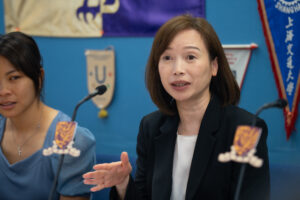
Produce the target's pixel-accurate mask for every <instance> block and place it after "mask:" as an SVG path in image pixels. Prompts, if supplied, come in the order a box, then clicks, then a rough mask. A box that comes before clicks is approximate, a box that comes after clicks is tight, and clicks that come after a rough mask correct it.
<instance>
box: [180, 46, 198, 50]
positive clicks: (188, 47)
mask: <svg viewBox="0 0 300 200" xmlns="http://www.w3.org/2000/svg"><path fill="white" fill-rule="evenodd" d="M184 49H195V50H198V51H200V49H199V48H198V47H195V46H186V47H184Z"/></svg>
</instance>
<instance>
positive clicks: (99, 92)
mask: <svg viewBox="0 0 300 200" xmlns="http://www.w3.org/2000/svg"><path fill="white" fill-rule="evenodd" d="M106 90H107V87H106V86H105V85H100V86H98V87H96V90H95V92H93V93H91V94H89V95H88V96H86V97H85V98H83V99H82V100H81V101H79V103H78V104H77V105H76V106H75V109H74V111H73V115H72V119H71V121H75V118H76V113H77V110H78V108H79V106H80V105H81V104H83V103H84V102H86V101H88V100H90V99H91V98H93V97H94V96H96V95H102V94H104V93H105V92H106ZM64 157H65V155H64V154H61V155H60V158H59V162H58V167H57V171H56V175H55V177H54V180H53V184H52V188H51V192H50V196H49V198H48V200H53V195H54V194H55V190H56V186H57V182H58V177H59V174H60V171H61V168H62V165H63V161H64Z"/></svg>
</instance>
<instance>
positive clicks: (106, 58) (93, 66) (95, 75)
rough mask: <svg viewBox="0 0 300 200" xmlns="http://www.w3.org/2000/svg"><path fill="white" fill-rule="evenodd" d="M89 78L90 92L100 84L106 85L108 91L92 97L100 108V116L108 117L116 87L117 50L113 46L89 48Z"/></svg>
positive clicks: (87, 57) (87, 56) (86, 53)
mask: <svg viewBox="0 0 300 200" xmlns="http://www.w3.org/2000/svg"><path fill="white" fill-rule="evenodd" d="M85 55H86V60H87V80H88V83H87V85H88V90H89V93H92V92H94V90H95V88H96V87H97V86H99V85H106V87H107V91H106V92H105V93H104V94H103V95H101V96H95V97H94V98H92V101H93V102H94V104H95V105H96V106H97V107H98V108H100V109H101V110H100V112H99V117H101V118H102V117H106V116H107V111H106V110H105V109H106V107H107V106H108V105H109V104H110V102H111V100H112V97H113V94H114V88H115V51H114V49H113V47H108V48H106V49H104V50H87V51H86V52H85Z"/></svg>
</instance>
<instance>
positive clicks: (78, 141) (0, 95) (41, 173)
mask: <svg viewBox="0 0 300 200" xmlns="http://www.w3.org/2000/svg"><path fill="white" fill-rule="evenodd" d="M41 61H42V59H41V55H40V52H39V49H38V46H37V44H36V43H35V41H34V40H33V39H32V38H31V37H30V36H27V35H25V34H23V33H21V32H12V33H8V34H6V35H2V36H0V114H1V115H2V116H1V117H0V139H1V149H0V182H1V187H0V198H1V199H10V200H14V199H30V200H32V199H36V200H38V199H48V196H49V193H50V190H51V186H52V183H53V179H54V176H55V173H56V170H57V166H58V161H59V155H58V154H53V155H51V156H43V154H42V152H43V149H46V148H48V147H50V146H52V144H53V140H54V135H55V128H56V124H57V122H59V121H70V118H69V117H68V116H67V115H65V114H64V113H62V112H60V111H58V110H55V109H53V108H51V107H49V106H47V105H45V104H44V103H43V102H42V101H41V99H40V97H41V91H42V88H43V82H44V70H43V68H42V62H41ZM74 141H75V143H74V144H73V147H75V148H76V149H79V150H80V151H81V154H80V156H79V157H72V156H70V155H66V156H65V159H64V163H63V166H62V171H61V173H60V176H59V178H58V184H57V188H56V194H55V197H56V199H61V200H66V199H89V196H90V193H89V187H87V186H85V185H84V184H83V182H82V177H81V176H82V174H83V173H85V172H88V171H90V170H91V169H92V166H93V165H94V164H95V139H94V136H93V134H92V133H91V132H90V131H89V130H87V129H85V128H82V127H77V130H76V132H75V138H74Z"/></svg>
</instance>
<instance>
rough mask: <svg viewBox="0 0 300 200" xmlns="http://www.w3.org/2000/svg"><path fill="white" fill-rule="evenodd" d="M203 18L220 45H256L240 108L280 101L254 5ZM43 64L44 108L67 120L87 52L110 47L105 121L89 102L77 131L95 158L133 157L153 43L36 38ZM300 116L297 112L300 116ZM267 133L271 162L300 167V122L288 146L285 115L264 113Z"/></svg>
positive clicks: (146, 107)
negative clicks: (112, 79) (90, 137)
mask: <svg viewBox="0 0 300 200" xmlns="http://www.w3.org/2000/svg"><path fill="white" fill-rule="evenodd" d="M206 4H207V5H206V18H207V19H208V21H210V22H211V24H212V25H213V26H214V28H215V29H216V32H217V33H218V35H219V37H220V39H221V42H222V43H223V44H248V43H252V42H255V43H256V44H258V48H257V49H255V50H254V51H253V54H252V57H251V60H250V63H249V66H248V71H247V74H246V77H245V80H244V85H243V88H242V95H241V101H240V106H241V107H243V108H245V109H247V110H249V111H250V112H255V111H256V110H257V109H258V108H259V107H260V106H261V105H262V104H264V103H266V102H271V101H274V100H276V99H277V98H278V91H277V88H276V85H275V80H274V75H273V73H272V70H271V65H270V60H269V55H268V51H267V47H266V43H265V39H264V35H263V31H262V25H261V21H260V18H259V14H258V9H257V2H256V1H255V0H244V1H240V0H227V1H218V0H207V1H206ZM0 13H1V15H0V33H4V12H3V0H0ZM35 39H36V41H37V43H38V45H39V47H40V50H41V53H42V55H43V58H44V68H45V71H46V82H45V102H46V103H47V104H48V105H50V106H52V107H55V108H57V109H60V110H62V111H64V112H66V113H67V114H69V115H71V114H72V112H73V109H74V106H75V105H76V103H77V102H78V101H79V100H81V99H82V98H83V97H84V96H85V95H87V93H88V90H87V80H86V60H85V56H84V52H85V50H87V49H103V48H106V47H107V46H109V45H113V46H114V48H115V51H116V87H115V94H114V98H113V101H112V102H111V105H110V106H109V107H108V112H109V117H108V118H106V119H100V118H98V117H97V113H98V111H99V110H98V109H97V107H96V106H95V105H94V104H93V103H92V102H91V101H90V102H87V103H86V104H84V105H82V106H81V107H80V108H79V110H78V114H77V121H78V122H79V124H80V125H81V126H85V127H87V128H89V129H90V130H91V131H92V132H93V133H94V135H95V137H96V139H97V153H105V154H119V153H120V152H121V151H128V152H129V154H131V155H135V145H136V136H137V132H138V126H139V121H140V119H141V117H142V116H143V115H145V114H147V113H149V112H151V111H153V110H155V109H156V108H155V106H154V105H153V104H152V102H151V100H150V98H149V95H148V93H147V91H146V89H145V84H144V69H145V64H146V61H147V57H148V54H149V51H150V48H151V43H152V40H153V38H150V37H149V38H141V37H139V38H119V37H113V38H91V39H82V38H81V39H77V38H76V39H74V38H46V37H35ZM299 113H300V112H299ZM261 117H262V118H263V119H265V121H266V123H267V124H268V127H269V138H268V145H269V150H270V160H271V162H278V163H297V164H300V156H299V155H300V136H299V129H300V120H299V119H298V120H297V124H296V129H297V131H296V132H294V133H293V134H292V136H291V138H290V139H289V140H288V141H287V140H286V135H285V129H284V118H283V111H282V110H279V109H270V110H266V111H264V112H263V113H262V114H261Z"/></svg>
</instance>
